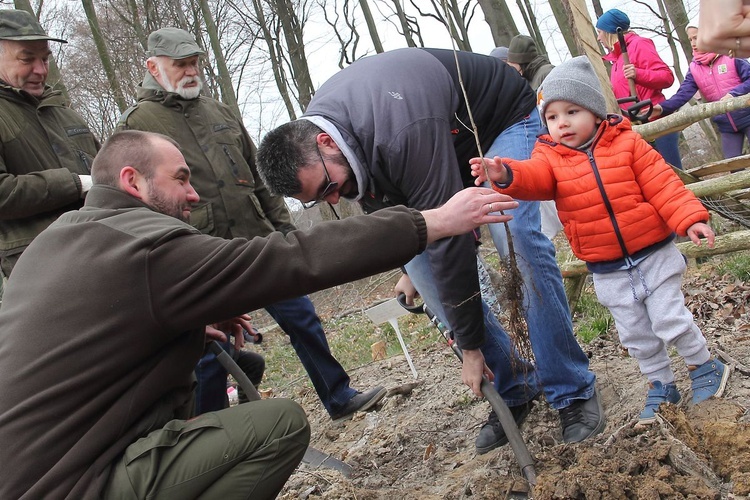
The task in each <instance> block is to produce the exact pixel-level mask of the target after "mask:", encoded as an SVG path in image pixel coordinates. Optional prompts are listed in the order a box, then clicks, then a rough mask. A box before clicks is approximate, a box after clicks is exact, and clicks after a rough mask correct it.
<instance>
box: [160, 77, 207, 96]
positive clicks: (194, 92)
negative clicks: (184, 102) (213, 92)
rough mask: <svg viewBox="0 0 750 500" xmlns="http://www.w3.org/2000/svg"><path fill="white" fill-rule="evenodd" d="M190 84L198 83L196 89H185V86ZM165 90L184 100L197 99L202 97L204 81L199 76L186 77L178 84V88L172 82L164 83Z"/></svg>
mask: <svg viewBox="0 0 750 500" xmlns="http://www.w3.org/2000/svg"><path fill="white" fill-rule="evenodd" d="M190 83H197V84H198V85H196V86H195V87H188V88H185V85H188V84H190ZM164 88H165V89H166V90H167V91H168V92H174V93H175V94H177V95H179V96H180V97H182V98H183V99H188V100H191V99H196V98H197V97H198V96H199V95H201V90H202V89H203V80H201V78H200V77H199V76H186V77H184V78H183V79H182V80H180V81H179V82H177V85H176V86H173V85H172V83H171V82H167V81H165V82H164Z"/></svg>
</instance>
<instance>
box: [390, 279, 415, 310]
mask: <svg viewBox="0 0 750 500" xmlns="http://www.w3.org/2000/svg"><path fill="white" fill-rule="evenodd" d="M393 291H394V292H396V297H398V296H399V295H400V294H402V293H403V294H404V295H406V305H407V306H413V305H414V297H417V296H419V292H417V289H416V288H414V284H413V283H412V282H411V278H409V275H408V274H404V275H402V276H401V279H399V280H398V283H396V286H394V287H393Z"/></svg>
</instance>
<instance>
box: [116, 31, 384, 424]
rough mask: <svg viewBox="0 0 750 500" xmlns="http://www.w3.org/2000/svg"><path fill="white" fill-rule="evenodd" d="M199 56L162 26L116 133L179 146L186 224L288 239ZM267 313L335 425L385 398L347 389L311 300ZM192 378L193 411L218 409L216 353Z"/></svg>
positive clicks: (283, 214)
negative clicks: (186, 175) (188, 205)
mask: <svg viewBox="0 0 750 500" xmlns="http://www.w3.org/2000/svg"><path fill="white" fill-rule="evenodd" d="M203 53H204V52H203V50H202V49H201V48H200V47H199V46H198V44H197V43H196V42H195V38H194V37H193V36H192V35H191V34H190V33H188V32H187V31H184V30H181V29H178V28H162V29H160V30H157V31H155V32H153V33H151V34H150V35H149V37H148V52H147V55H148V59H147V61H146V64H147V67H148V71H147V73H146V76H145V78H144V80H143V83H142V84H141V86H140V88H139V89H138V96H137V97H138V102H137V103H136V104H135V106H133V107H132V108H130V109H128V110H126V111H125V113H124V114H123V115H122V117H121V118H120V122H119V124H118V129H121V130H122V129H133V130H142V131H146V132H157V133H160V134H164V135H167V136H169V137H171V138H172V139H174V140H175V141H177V143H178V144H180V148H181V151H182V153H183V154H184V155H185V159H186V161H187V164H188V166H189V167H190V170H191V172H192V176H193V177H192V180H191V182H192V184H193V186H194V187H195V190H196V191H197V192H198V194H199V195H200V197H201V201H200V203H199V204H197V205H196V206H194V207H193V210H192V214H191V216H190V223H191V224H192V225H193V226H194V227H196V228H197V229H199V230H200V231H202V232H203V233H206V234H210V235H212V236H218V237H221V238H226V239H232V238H248V239H250V238H254V237H257V236H261V237H263V236H268V235H269V234H271V233H272V232H274V231H281V232H282V233H288V232H289V231H291V230H293V229H295V227H294V224H292V221H291V217H290V215H289V211H288V210H287V208H286V204H285V203H284V199H283V198H282V197H280V196H274V195H272V194H271V193H270V192H269V191H268V189H267V188H266V186H265V185H264V184H263V181H262V180H261V179H260V177H259V176H258V172H257V170H256V167H255V145H254V144H253V142H252V140H251V139H250V137H249V136H248V134H247V131H246V130H245V127H244V126H243V124H242V122H241V121H240V120H239V119H238V118H237V117H236V116H235V115H234V114H233V112H232V110H231V109H230V108H229V107H228V106H226V105H225V104H223V103H221V102H219V101H217V100H216V99H212V98H210V97H206V96H201V95H200V92H201V88H202V86H203V82H202V80H201V75H200V73H201V70H200V66H199V58H200V56H201V55H202V54H203ZM279 265H280V266H283V265H284V264H283V263H279ZM266 311H268V313H269V314H270V315H271V316H272V317H273V318H274V320H276V322H277V323H278V324H279V326H280V327H281V328H282V330H284V332H285V333H286V334H287V335H289V338H290V340H291V343H292V346H293V347H294V349H295V351H296V352H297V356H298V357H299V359H300V361H301V362H302V365H303V366H304V367H305V370H306V371H307V373H308V374H309V376H310V379H311V381H312V383H313V386H314V387H315V390H316V391H317V393H318V396H319V397H320V400H321V402H322V403H323V406H324V407H325V409H326V410H327V411H328V413H329V415H330V416H331V418H332V419H341V418H344V417H348V416H350V415H352V414H353V413H354V412H356V411H365V410H369V409H372V408H373V407H374V406H375V405H376V404H377V403H378V401H380V399H382V398H383V396H384V395H385V393H386V390H385V388H383V387H375V388H373V389H370V390H368V391H365V392H359V391H356V390H355V389H353V388H352V387H350V385H349V384H350V379H349V375H348V374H347V373H346V371H345V370H344V368H343V367H342V366H341V364H340V363H339V362H338V360H336V358H334V357H333V355H332V354H331V351H330V348H329V346H328V341H327V340H326V335H325V332H324V331H323V327H322V325H321V323H320V319H319V318H318V316H317V314H316V312H315V308H314V306H313V304H312V302H311V301H310V299H309V298H308V297H297V298H294V299H289V300H284V301H281V302H276V303H274V304H272V305H270V306H268V307H266ZM196 375H197V377H198V387H197V390H196V396H197V397H196V412H197V413H202V412H205V411H213V410H218V409H221V406H222V404H223V402H224V398H225V397H226V372H225V371H224V370H223V368H221V366H220V365H219V364H218V362H216V360H215V359H214V357H213V354H208V355H206V356H205V357H204V358H203V359H202V360H201V362H200V363H199V365H198V367H197V369H196Z"/></svg>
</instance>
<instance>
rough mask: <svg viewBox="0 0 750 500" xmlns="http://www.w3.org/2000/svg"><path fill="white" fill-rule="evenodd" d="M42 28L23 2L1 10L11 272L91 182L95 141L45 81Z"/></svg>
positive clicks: (1, 163)
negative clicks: (40, 235)
mask: <svg viewBox="0 0 750 500" xmlns="http://www.w3.org/2000/svg"><path fill="white" fill-rule="evenodd" d="M50 40H51V41H53V42H60V43H66V41H65V40H61V39H59V38H53V37H50V36H48V35H47V33H46V32H45V31H44V29H43V28H42V26H41V25H40V24H39V22H38V21H37V20H36V18H35V17H34V16H32V15H31V14H29V13H28V12H26V11H23V10H13V9H5V10H0V116H2V117H3V120H0V268H1V269H2V273H3V276H4V277H5V278H7V277H8V276H10V273H11V271H12V270H13V266H14V265H15V263H16V261H17V260H18V258H19V257H20V255H21V253H22V252H23V251H24V250H25V249H26V247H27V246H28V245H29V243H31V241H32V240H33V239H34V238H35V237H36V236H37V235H38V234H39V233H40V232H42V230H43V229H44V228H46V227H47V226H49V225H50V224H51V223H52V222H53V221H54V220H55V219H57V217H58V216H60V215H61V214H62V213H64V212H67V211H69V210H74V209H77V208H80V207H81V205H82V199H83V197H84V196H85V194H86V192H87V191H88V189H89V188H90V187H91V162H92V161H93V158H94V156H95V155H96V152H97V150H98V149H99V142H98V141H97V140H96V138H95V137H94V135H93V134H92V133H91V131H90V130H89V127H88V125H87V124H86V122H85V121H84V120H83V118H81V117H80V116H79V115H78V114H77V113H76V112H75V111H73V110H72V109H70V107H69V105H68V103H66V102H65V100H64V99H63V96H62V94H61V92H59V91H57V90H53V89H52V88H51V87H49V86H47V85H46V81H47V75H48V71H49V57H50V54H51V51H50V48H49V42H50Z"/></svg>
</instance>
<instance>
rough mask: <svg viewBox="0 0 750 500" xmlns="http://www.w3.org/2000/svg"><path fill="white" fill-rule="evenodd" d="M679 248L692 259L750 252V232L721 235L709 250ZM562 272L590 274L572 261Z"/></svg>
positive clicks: (571, 275)
mask: <svg viewBox="0 0 750 500" xmlns="http://www.w3.org/2000/svg"><path fill="white" fill-rule="evenodd" d="M677 248H679V249H680V252H682V254H683V255H685V256H686V257H688V258H691V259H694V258H696V257H708V256H711V255H720V254H725V253H732V252H737V251H740V250H750V230H745V231H734V232H732V233H727V234H722V235H719V236H717V237H716V242H715V244H714V248H708V245H706V242H705V241H703V242H702V244H701V246H696V245H695V244H693V242H692V241H685V242H682V243H677ZM560 271H561V272H562V275H563V278H574V277H576V276H579V275H581V274H586V273H588V272H589V271H588V268H586V263H585V262H583V261H582V260H571V261H568V262H565V263H563V264H560Z"/></svg>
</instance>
